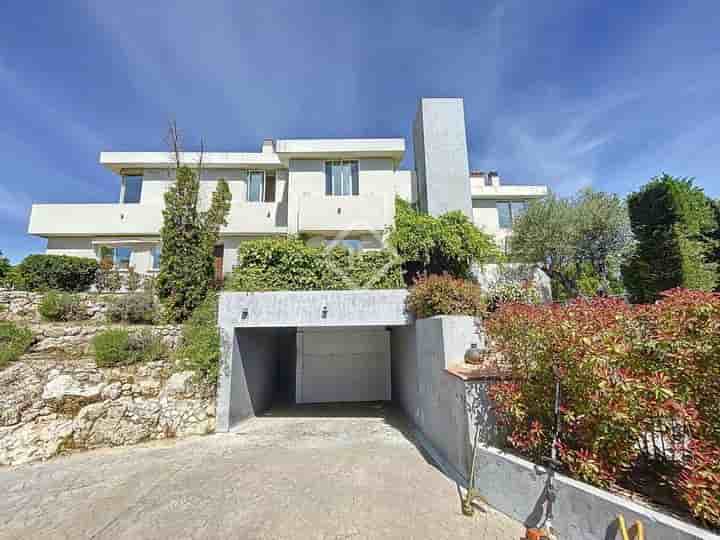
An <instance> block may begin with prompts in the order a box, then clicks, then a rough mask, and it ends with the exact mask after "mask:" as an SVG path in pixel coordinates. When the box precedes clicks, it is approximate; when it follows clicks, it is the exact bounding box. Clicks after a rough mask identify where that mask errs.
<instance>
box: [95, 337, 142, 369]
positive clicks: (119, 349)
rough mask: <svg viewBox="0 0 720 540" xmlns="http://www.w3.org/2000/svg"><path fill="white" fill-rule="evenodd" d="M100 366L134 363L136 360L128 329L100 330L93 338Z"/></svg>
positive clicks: (96, 357)
mask: <svg viewBox="0 0 720 540" xmlns="http://www.w3.org/2000/svg"><path fill="white" fill-rule="evenodd" d="M92 345H93V349H94V350H95V359H96V362H97V365H98V366H99V367H112V366H115V365H118V364H128V363H132V362H131V360H134V358H133V355H132V348H131V346H130V336H129V334H128V332H127V330H123V329H110V330H104V331H102V332H99V333H98V334H96V335H95V337H94V338H93V340H92Z"/></svg>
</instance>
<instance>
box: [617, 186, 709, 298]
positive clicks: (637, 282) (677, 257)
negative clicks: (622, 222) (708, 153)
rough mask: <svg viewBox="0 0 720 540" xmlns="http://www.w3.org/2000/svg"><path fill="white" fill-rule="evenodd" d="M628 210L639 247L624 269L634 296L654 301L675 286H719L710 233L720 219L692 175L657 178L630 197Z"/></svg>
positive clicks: (626, 279) (626, 284) (626, 281)
mask: <svg viewBox="0 0 720 540" xmlns="http://www.w3.org/2000/svg"><path fill="white" fill-rule="evenodd" d="M628 210H629V212H630V223H631V227H632V231H633V234H634V235H635V239H636V240H637V248H636V251H635V253H634V254H633V255H632V256H631V257H630V259H629V260H628V261H627V263H626V264H625V265H624V266H623V272H622V273H623V279H624V282H625V287H626V288H627V290H628V293H629V294H630V297H631V299H632V300H633V301H635V302H652V301H654V300H656V299H657V298H658V297H659V293H660V292H661V291H664V290H667V289H672V288H674V287H684V288H688V289H697V290H704V291H711V290H713V289H714V288H715V286H716V285H717V283H718V274H717V264H715V263H713V262H710V259H711V257H712V252H713V247H714V245H713V241H712V240H710V237H711V235H712V234H713V232H714V231H716V230H717V228H718V222H717V219H716V217H715V213H714V209H713V206H712V201H711V199H709V198H708V197H707V196H706V195H705V193H703V191H702V189H700V188H698V187H696V186H694V185H693V182H692V180H691V179H687V178H673V177H672V176H669V175H662V176H660V177H657V178H653V179H652V181H651V182H649V183H648V184H646V185H645V186H643V187H642V188H641V189H640V190H639V191H638V192H637V193H632V194H631V195H630V196H629V197H628Z"/></svg>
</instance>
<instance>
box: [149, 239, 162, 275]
mask: <svg viewBox="0 0 720 540" xmlns="http://www.w3.org/2000/svg"><path fill="white" fill-rule="evenodd" d="M161 258H162V246H161V245H160V244H158V245H157V246H153V248H152V249H151V250H150V259H151V260H150V269H151V270H152V271H154V272H157V271H159V270H160V260H161ZM156 261H157V266H155V262H156Z"/></svg>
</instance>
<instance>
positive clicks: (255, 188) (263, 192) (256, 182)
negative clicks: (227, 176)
mask: <svg viewBox="0 0 720 540" xmlns="http://www.w3.org/2000/svg"><path fill="white" fill-rule="evenodd" d="M247 200H248V201H250V202H275V171H250V172H248V179H247Z"/></svg>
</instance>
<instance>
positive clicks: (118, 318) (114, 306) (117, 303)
mask: <svg viewBox="0 0 720 540" xmlns="http://www.w3.org/2000/svg"><path fill="white" fill-rule="evenodd" d="M156 313H157V310H156V305H155V298H154V297H153V296H152V295H151V294H148V293H144V292H143V293H128V294H122V295H118V296H116V297H115V298H113V299H112V300H110V302H109V305H108V310H107V318H108V320H109V321H111V322H127V323H131V324H152V323H153V322H154V321H155V318H156Z"/></svg>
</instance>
